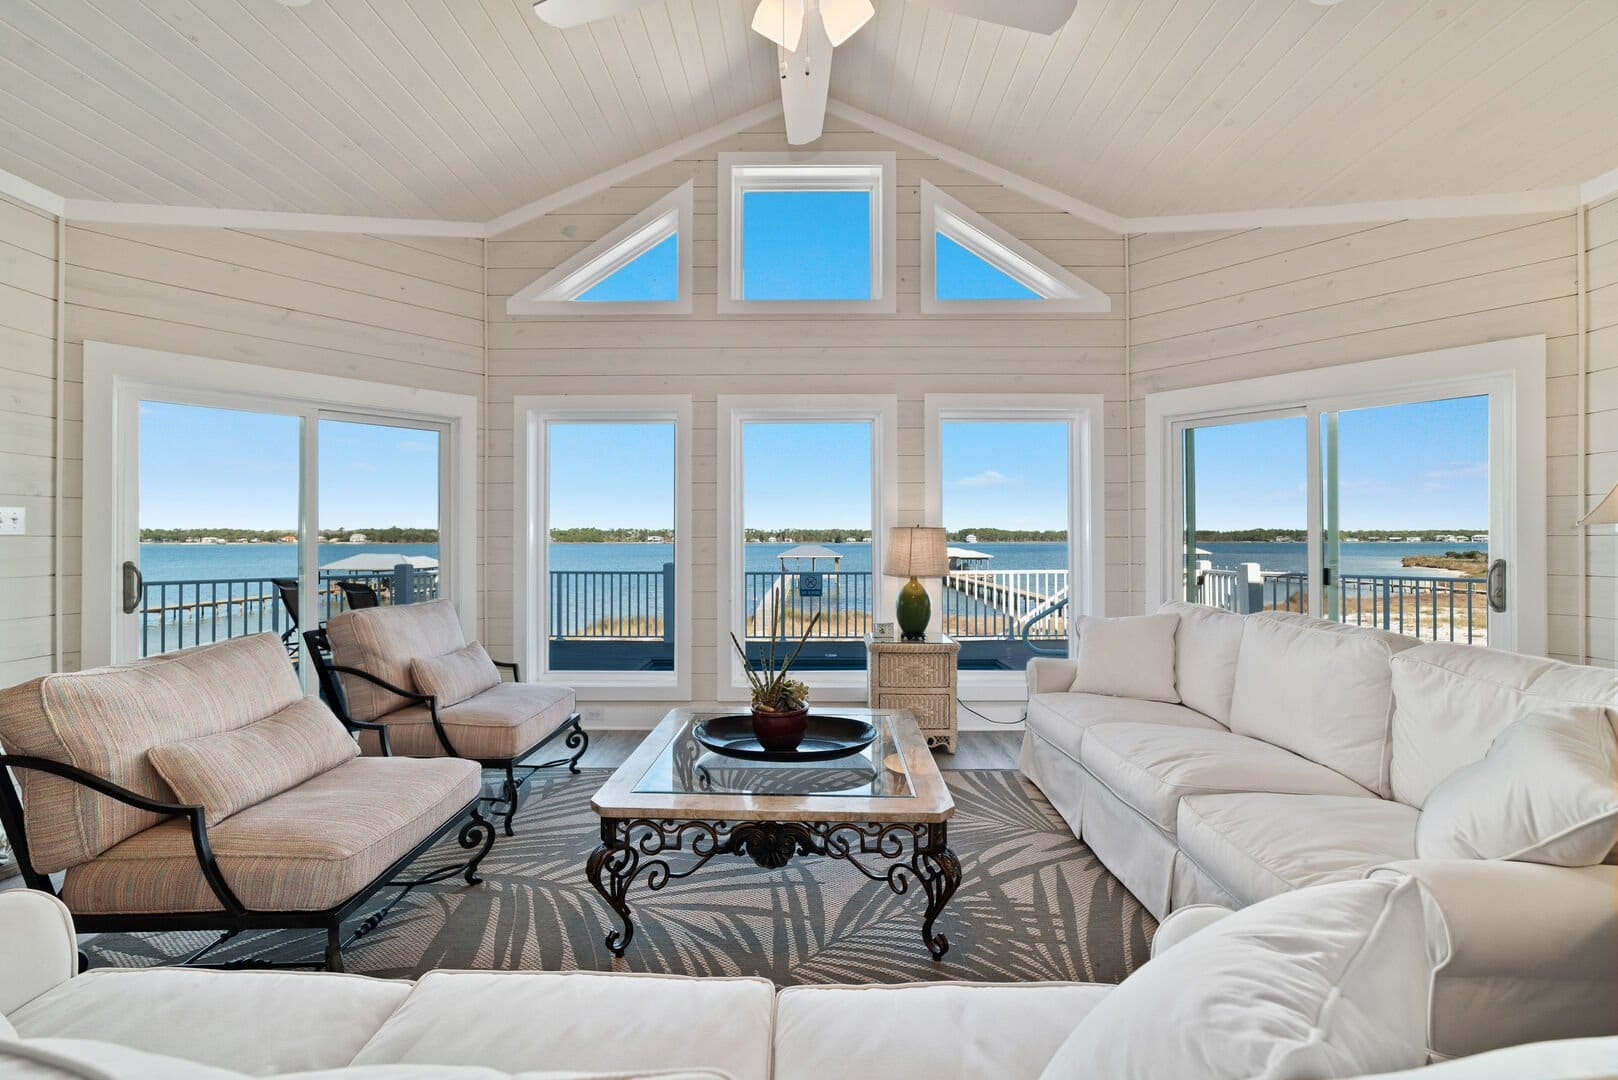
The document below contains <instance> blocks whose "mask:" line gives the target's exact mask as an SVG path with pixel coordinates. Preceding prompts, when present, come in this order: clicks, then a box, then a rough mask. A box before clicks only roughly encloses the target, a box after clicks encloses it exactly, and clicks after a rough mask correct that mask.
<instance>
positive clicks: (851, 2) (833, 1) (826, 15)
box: [819, 0, 876, 48]
mask: <svg viewBox="0 0 1618 1080" xmlns="http://www.w3.org/2000/svg"><path fill="white" fill-rule="evenodd" d="M819 7H820V21H821V22H822V23H823V24H824V25H825V27H826V36H827V37H829V38H831V43H832V47H833V48H836V47H837V46H839V45H841V44H842V43H843V42H845V41H847V40H848V39H849V38H851V37H853V36H854V31H856V30H858V29H859V28H860V27H862V26H864V25H865V24H866V23H868V22H870V21H871V18H872V16H874V15H875V14H876V8H875V7H873V6H872V5H871V0H820V4H819Z"/></svg>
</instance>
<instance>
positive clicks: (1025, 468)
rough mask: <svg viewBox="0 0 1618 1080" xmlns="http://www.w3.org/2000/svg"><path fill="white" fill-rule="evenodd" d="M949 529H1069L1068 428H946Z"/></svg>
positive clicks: (1043, 424)
mask: <svg viewBox="0 0 1618 1080" xmlns="http://www.w3.org/2000/svg"><path fill="white" fill-rule="evenodd" d="M941 436H942V437H941V439H940V444H941V448H942V454H943V461H942V465H943V476H944V499H943V503H944V521H943V525H944V527H945V528H946V529H972V528H983V527H985V526H992V527H994V528H1000V529H1066V528H1067V521H1068V482H1067V457H1068V452H1067V425H1066V424H1063V423H1057V422H1054V421H1026V420H1019V421H957V422H950V423H945V424H944V425H943V430H942V432H941Z"/></svg>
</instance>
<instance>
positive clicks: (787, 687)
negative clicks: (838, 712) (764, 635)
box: [730, 606, 820, 751]
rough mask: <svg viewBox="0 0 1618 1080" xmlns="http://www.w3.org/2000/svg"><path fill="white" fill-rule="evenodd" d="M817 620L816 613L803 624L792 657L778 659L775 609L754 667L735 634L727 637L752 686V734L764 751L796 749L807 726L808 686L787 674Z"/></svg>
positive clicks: (778, 622) (778, 625)
mask: <svg viewBox="0 0 1618 1080" xmlns="http://www.w3.org/2000/svg"><path fill="white" fill-rule="evenodd" d="M819 620H820V613H819V612H818V611H817V612H815V613H814V614H813V615H811V616H810V617H809V622H808V623H807V624H805V626H804V628H803V634H802V635H801V636H800V637H799V638H798V645H797V648H795V649H793V650H792V655H790V656H786V657H780V656H779V654H778V652H777V644H778V642H780V637H781V635H780V630H781V613H780V608H779V606H777V608H776V610H775V611H773V612H772V613H771V618H770V641H769V646H768V647H767V648H766V649H765V652H764V655H763V656H761V657H760V658H759V662H758V664H757V665H756V666H755V665H754V664H753V662H752V661H751V660H749V659H748V658H747V650H746V649H745V648H744V647H743V646H742V643H741V641H739V640H738V639H737V637H736V635H735V634H734V633H733V634H731V635H730V643H731V644H732V645H734V646H735V647H736V654H737V655H738V656H740V657H741V658H742V670H743V671H745V672H747V681H748V682H749V683H750V684H752V687H753V734H754V735H755V736H756V737H757V738H758V742H759V745H760V746H762V747H764V749H766V750H778V751H787V750H796V749H797V748H798V744H799V743H801V742H802V741H803V734H804V732H805V731H806V730H807V729H808V727H809V687H807V686H805V685H804V684H803V683H802V682H800V681H799V680H797V679H794V678H791V677H790V674H789V673H790V672H791V671H792V665H793V663H794V662H795V661H796V660H797V659H798V654H799V653H801V652H802V651H803V646H804V642H806V641H808V640H809V635H810V633H812V632H813V631H814V628H815V623H816V622H818V621H819Z"/></svg>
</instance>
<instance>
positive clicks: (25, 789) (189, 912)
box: [0, 634, 495, 971]
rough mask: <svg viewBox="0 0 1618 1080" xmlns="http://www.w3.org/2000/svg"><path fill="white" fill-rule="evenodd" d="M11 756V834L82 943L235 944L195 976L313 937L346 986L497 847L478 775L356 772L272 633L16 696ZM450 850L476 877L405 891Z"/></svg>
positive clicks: (444, 871)
mask: <svg viewBox="0 0 1618 1080" xmlns="http://www.w3.org/2000/svg"><path fill="white" fill-rule="evenodd" d="M0 746H3V747H4V748H5V751H6V752H5V753H4V754H0V768H3V769H7V770H9V771H10V772H9V774H6V775H7V776H8V778H7V779H4V780H0V824H3V825H4V827H5V830H6V833H7V835H8V836H9V837H10V838H11V842H12V846H13V848H14V849H15V851H16V855H17V860H18V863H19V865H20V868H21V870H22V874H23V878H24V881H25V882H26V884H27V885H28V886H29V887H30V888H32V889H36V890H39V891H41V892H45V893H49V894H51V895H53V896H59V897H60V898H61V899H62V900H63V901H64V902H65V903H66V905H67V907H68V909H69V910H71V911H72V913H73V917H74V919H75V920H76V922H77V925H78V928H79V929H80V930H81V931H97V932H98V931H160V930H218V931H220V932H221V934H220V937H219V938H218V939H217V940H215V941H214V942H212V943H210V944H209V945H208V946H206V947H205V948H203V949H202V950H200V951H199V952H197V953H196V954H194V955H193V956H192V957H190V958H189V959H190V960H191V961H195V960H200V959H202V958H203V957H204V956H206V954H207V953H208V952H209V951H211V950H212V949H213V948H215V947H216V946H217V945H219V944H222V943H223V942H224V941H226V940H228V939H230V938H232V937H234V936H235V935H237V934H239V933H241V932H243V931H247V930H266V929H315V930H324V931H325V934H326V944H325V952H324V957H323V962H324V965H325V967H326V968H327V969H329V970H332V971H341V970H342V968H343V961H342V951H343V949H344V948H345V947H347V946H348V945H350V944H352V943H353V942H354V941H355V940H357V939H359V938H360V937H363V936H364V935H365V934H366V933H368V932H369V931H370V930H371V929H372V928H374V927H375V926H376V925H377V923H378V922H379V921H380V919H381V917H382V915H384V914H385V913H386V911H387V910H388V908H391V907H392V905H393V904H394V903H397V902H398V900H399V899H400V898H402V897H403V896H404V895H405V894H406V893H408V892H410V891H411V890H412V889H415V888H418V887H420V886H423V885H429V884H433V883H437V882H442V881H448V880H450V879H451V878H454V877H456V876H460V877H461V878H463V879H464V880H465V882H466V883H467V884H469V885H475V884H478V883H479V881H481V880H482V879H481V878H480V877H479V876H478V864H479V863H480V862H481V861H482V859H483V857H484V856H485V855H487V854H488V852H489V849H490V847H491V846H492V845H493V843H494V837H495V828H494V824H493V822H491V821H489V820H488V819H486V818H485V817H483V816H482V814H481V813H480V812H479V806H480V796H481V793H482V786H481V780H480V773H479V770H478V769H477V767H476V766H475V765H474V764H473V763H471V762H468V761H461V760H457V759H450V758H445V759H417V758H405V757H395V756H392V755H389V754H387V753H386V752H384V753H383V754H382V755H381V756H363V757H362V756H360V753H359V748H358V746H357V745H356V744H355V741H354V738H353V736H352V735H350V734H349V732H348V731H347V730H345V729H344V727H343V725H342V724H341V723H339V722H338V720H337V718H336V717H335V716H333V715H332V713H331V711H330V710H329V709H327V708H326V706H325V705H323V704H322V703H321V702H320V701H319V699H317V698H306V697H304V696H303V690H302V687H300V686H299V684H298V680H297V677H296V675H295V674H294V672H293V668H292V666H291V664H289V663H288V662H287V655H286V650H285V648H284V647H283V646H282V643H281V642H280V641H279V640H278V639H277V638H276V637H275V635H273V634H258V635H254V636H252V637H246V638H237V639H235V640H232V641H227V642H221V643H219V644H217V645H209V646H205V647H202V648H198V649H192V650H190V651H187V652H182V653H173V654H169V655H166V656H159V657H154V658H152V659H150V660H142V661H137V662H135V663H132V664H129V665H126V666H123V667H113V668H101V669H97V670H91V671H82V672H76V673H63V674H55V675H46V676H43V677H41V678H37V679H34V680H32V681H30V682H27V683H24V684H22V685H20V686H16V687H13V688H11V689H9V690H6V691H4V692H3V693H0ZM9 775H15V776H16V778H17V779H16V782H15V783H16V786H14V784H13V781H11V780H10V779H9ZM457 830H458V831H457ZM450 833H456V835H457V838H458V840H459V842H460V845H461V846H462V847H463V848H466V849H468V850H469V851H471V855H470V857H469V858H468V859H467V860H466V861H465V862H462V863H457V864H454V865H448V866H441V867H437V868H434V869H432V870H429V871H427V872H425V873H422V874H419V875H418V876H416V877H413V878H402V877H400V875H401V874H402V873H403V872H404V871H405V869H406V868H407V867H409V866H410V864H411V863H413V862H414V861H415V860H416V858H417V857H418V856H420V855H421V854H422V853H423V852H425V851H426V850H427V849H428V848H429V847H431V846H432V845H433V844H434V843H436V842H437V841H438V840H439V839H440V838H441V837H444V836H445V835H447V834H450ZM55 874H61V875H62V877H61V883H60V886H58V885H56V884H55V882H54V881H53V878H52V875H55ZM390 887H391V888H397V889H398V890H399V892H398V893H397V894H396V895H394V896H393V897H391V898H390V899H389V901H388V902H387V904H386V906H384V907H383V908H381V909H380V910H376V911H373V910H371V908H372V907H374V905H373V904H372V901H373V898H374V897H376V895H377V894H378V893H379V892H381V891H383V890H384V889H387V888H390ZM367 911H370V914H368V915H366V917H365V918H364V919H363V920H362V921H360V922H359V924H358V925H357V926H354V927H353V928H352V929H350V924H352V923H353V922H354V921H355V920H356V919H359V918H360V916H361V915H362V914H364V913H365V912H367ZM188 962H189V961H188Z"/></svg>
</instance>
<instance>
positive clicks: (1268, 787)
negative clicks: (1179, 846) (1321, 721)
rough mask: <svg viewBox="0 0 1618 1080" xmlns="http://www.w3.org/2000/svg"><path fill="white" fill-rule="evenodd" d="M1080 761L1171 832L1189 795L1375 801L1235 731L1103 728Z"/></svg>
mask: <svg viewBox="0 0 1618 1080" xmlns="http://www.w3.org/2000/svg"><path fill="white" fill-rule="evenodd" d="M1079 764H1081V765H1083V766H1084V768H1085V771H1087V772H1088V773H1089V774H1090V775H1091V776H1093V777H1095V778H1096V779H1097V780H1098V781H1100V782H1101V783H1102V784H1104V785H1106V787H1107V789H1108V790H1110V791H1111V792H1112V793H1113V794H1114V795H1115V796H1117V797H1118V798H1119V799H1121V800H1122V801H1123V802H1124V803H1126V804H1127V805H1128V806H1130V807H1131V808H1133V809H1134V810H1135V811H1136V812H1137V813H1139V814H1140V815H1141V816H1142V817H1144V818H1146V819H1147V820H1149V821H1151V822H1152V823H1153V824H1155V825H1156V826H1157V827H1158V828H1160V829H1162V830H1163V831H1164V832H1166V833H1170V834H1172V833H1173V832H1174V828H1175V813H1176V810H1177V809H1178V806H1179V803H1180V800H1181V799H1183V798H1185V797H1186V796H1187V795H1201V794H1209V793H1223V792H1231V791H1240V792H1247V791H1270V792H1286V793H1292V794H1303V795H1340V796H1345V797H1348V798H1356V797H1358V798H1364V799H1370V798H1373V796H1372V795H1371V793H1370V792H1369V791H1366V790H1365V789H1364V788H1362V787H1360V786H1359V785H1358V784H1356V783H1354V781H1352V780H1350V779H1348V778H1347V777H1346V776H1342V775H1340V774H1338V773H1334V772H1332V771H1331V770H1330V769H1328V768H1326V767H1325V766H1324V765H1316V764H1315V763H1314V762H1312V761H1310V760H1308V759H1307V758H1302V757H1299V756H1298V755H1297V754H1294V753H1292V752H1291V751H1290V750H1283V749H1281V748H1280V747H1279V746H1271V745H1270V744H1269V743H1266V742H1260V741H1259V740H1258V739H1249V738H1247V737H1246V736H1244V735H1237V734H1235V733H1233V732H1229V731H1209V730H1206V729H1200V728H1173V727H1165V726H1164V725H1162V724H1101V725H1098V726H1096V727H1093V728H1091V729H1090V730H1089V731H1088V732H1087V733H1086V734H1085V738H1084V745H1083V746H1082V747H1081V748H1080V754H1079Z"/></svg>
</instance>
